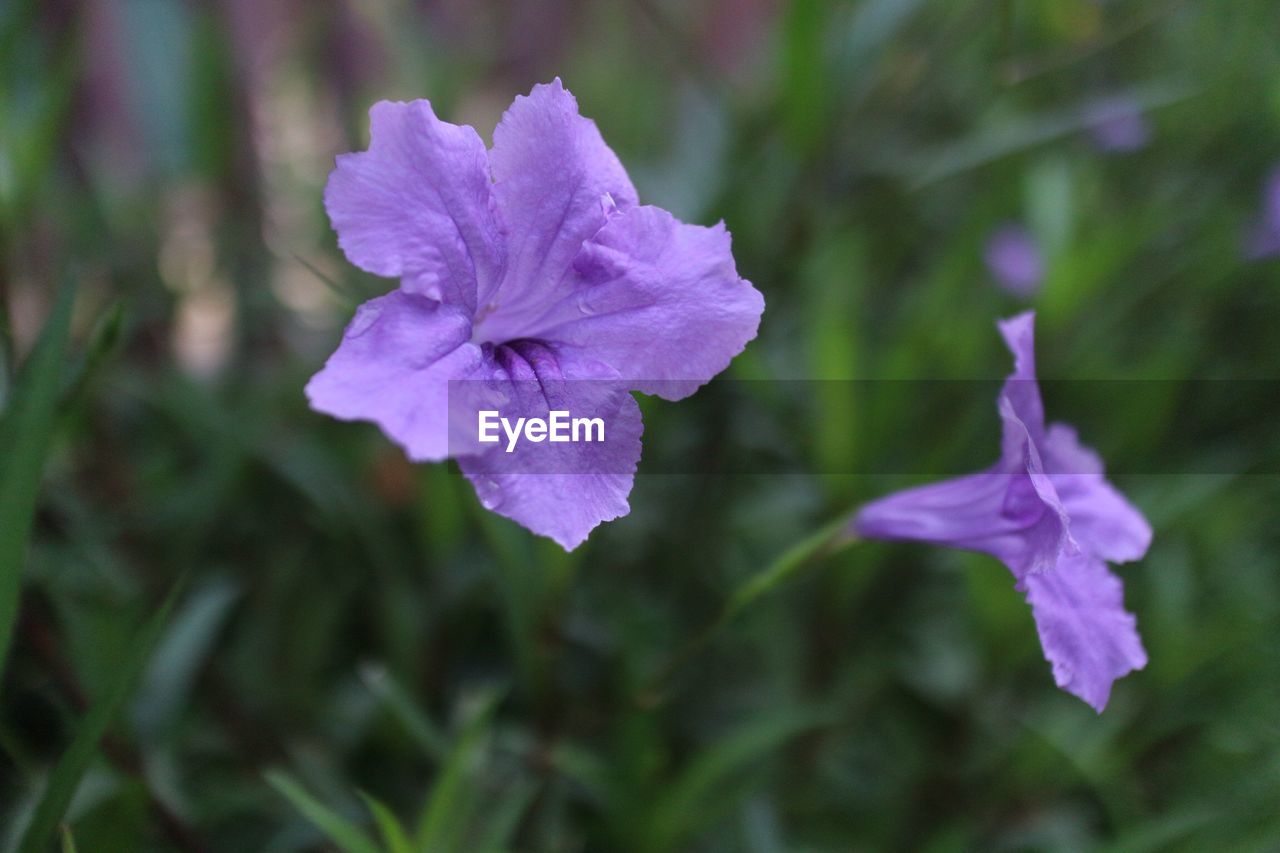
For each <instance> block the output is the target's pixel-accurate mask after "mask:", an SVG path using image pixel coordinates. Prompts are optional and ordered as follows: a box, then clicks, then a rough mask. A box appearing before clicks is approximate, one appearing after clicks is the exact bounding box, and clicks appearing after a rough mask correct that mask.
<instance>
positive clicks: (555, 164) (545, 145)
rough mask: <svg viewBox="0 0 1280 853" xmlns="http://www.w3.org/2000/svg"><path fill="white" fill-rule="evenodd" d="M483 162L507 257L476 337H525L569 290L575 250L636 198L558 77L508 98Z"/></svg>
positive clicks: (483, 303)
mask: <svg viewBox="0 0 1280 853" xmlns="http://www.w3.org/2000/svg"><path fill="white" fill-rule="evenodd" d="M489 161H490V163H491V165H492V169H493V178H494V186H493V191H494V195H495V197H496V198H497V202H498V206H499V209H500V211H501V216H502V219H503V222H504V223H505V224H506V227H507V232H508V235H509V237H508V240H509V242H508V248H509V255H508V264H507V270H506V276H505V278H504V280H503V283H502V284H501V286H500V287H499V289H498V292H497V294H496V295H495V296H494V297H493V298H492V299H484V300H481V311H482V312H485V313H486V321H485V322H482V323H481V324H480V334H481V337H482V339H484V340H488V341H494V342H501V341H503V340H509V339H511V338H512V337H514V336H516V334H527V328H526V327H527V326H528V325H530V324H531V323H532V322H533V321H535V320H536V319H537V318H538V317H539V316H541V315H542V314H543V312H545V311H546V310H547V309H548V308H550V307H551V306H552V305H553V304H554V303H555V302H556V301H558V300H559V299H560V298H561V297H562V296H563V295H564V291H565V288H567V287H569V286H571V284H572V283H571V282H570V281H567V280H566V276H567V275H568V274H569V272H570V266H571V265H572V264H573V259H574V258H575V257H576V256H577V254H578V251H579V250H580V249H581V248H582V244H583V243H584V242H585V241H586V240H587V239H588V238H590V237H591V236H592V235H594V234H595V233H596V232H597V231H599V230H600V227H601V226H603V225H604V223H605V220H606V218H607V217H608V216H609V214H610V213H611V212H612V211H613V210H614V208H615V207H616V208H617V209H618V210H626V209H627V208H629V207H632V206H634V205H635V204H636V203H637V199H636V191H635V188H634V187H633V186H632V185H631V180H630V179H629V178H628V177H627V173H626V170H624V169H623V168H622V164H621V163H620V162H618V158H617V157H616V156H615V155H614V153H613V151H611V150H610V149H609V146H607V145H605V143H604V140H603V139H602V138H601V136H600V131H599V130H598V129H597V128H596V125H595V122H593V121H591V120H590V119H587V118H583V117H582V116H581V115H579V114H578V103H577V101H576V100H575V99H574V97H573V95H571V94H570V93H569V92H568V91H567V90H566V89H565V88H564V86H563V85H562V84H561V83H560V79H559V78H556V79H555V80H554V81H553V82H551V83H549V84H543V85H538V86H535V87H534V88H533V91H532V92H530V93H529V95H527V96H521V97H518V98H516V99H515V101H514V102H513V103H512V104H511V107H510V108H509V109H508V110H507V112H506V114H505V115H503V117H502V121H501V122H499V124H498V126H497V128H496V129H495V130H494V132H493V150H492V151H491V152H490V154H489Z"/></svg>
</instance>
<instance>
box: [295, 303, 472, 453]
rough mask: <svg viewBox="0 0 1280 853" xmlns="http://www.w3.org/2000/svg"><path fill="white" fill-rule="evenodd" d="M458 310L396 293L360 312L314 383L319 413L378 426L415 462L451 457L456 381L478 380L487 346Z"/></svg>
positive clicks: (310, 387) (310, 394)
mask: <svg viewBox="0 0 1280 853" xmlns="http://www.w3.org/2000/svg"><path fill="white" fill-rule="evenodd" d="M470 335H471V323H470V320H469V319H468V317H467V315H466V314H465V313H464V312H462V311H461V310H459V309H457V308H454V307H452V306H448V305H443V304H441V303H438V302H435V301H433V300H431V299H428V298H426V297H424V296H416V295H414V294H409V293H405V292H403V291H399V290H396V291H392V292H391V293H389V294H387V295H386V296H380V297H378V298H377V299H371V300H370V301H368V302H366V303H365V304H364V305H361V306H360V308H359V310H358V311H357V312H356V316H355V318H354V319H353V320H352V321H351V323H350V324H349V325H348V326H347V329H346V332H345V333H344V335H343V338H342V343H341V344H339V345H338V349H337V351H335V352H334V354H333V355H332V356H330V357H329V360H328V361H327V362H326V363H325V366H324V368H323V369H321V370H320V372H319V373H317V374H316V375H315V376H313V377H311V381H310V382H308V383H307V389H306V391H307V399H308V400H310V402H311V408H313V409H315V410H316V411H317V412H324V413H325V414H329V415H333V416H334V417H337V418H341V419H343V420H366V421H373V422H374V423H376V424H377V425H378V426H379V427H381V428H382V431H383V432H384V433H386V434H387V436H388V437H389V438H391V439H392V440H393V441H395V442H396V443H397V444H399V445H401V446H402V447H404V449H405V452H406V453H407V454H408V455H409V458H411V459H413V460H415V461H438V460H441V459H444V458H446V457H447V456H448V455H449V447H448V444H449V430H448V416H449V407H448V394H449V380H451V379H466V378H469V377H471V376H474V375H477V373H478V371H479V370H480V369H481V367H482V362H483V359H482V353H481V350H480V347H478V346H476V345H475V344H473V343H470V342H469V338H470Z"/></svg>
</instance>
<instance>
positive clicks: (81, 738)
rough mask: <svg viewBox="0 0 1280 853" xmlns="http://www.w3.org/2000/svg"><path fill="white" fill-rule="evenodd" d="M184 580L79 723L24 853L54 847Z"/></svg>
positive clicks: (37, 813)
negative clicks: (72, 799)
mask: <svg viewBox="0 0 1280 853" xmlns="http://www.w3.org/2000/svg"><path fill="white" fill-rule="evenodd" d="M181 588H182V582H181V581H179V582H178V583H177V584H175V585H174V588H173V589H172V590H171V591H170V592H169V595H168V597H167V598H166V599H165V602H164V604H162V605H161V606H160V608H159V609H158V610H157V611H156V612H155V613H154V614H152V616H151V618H150V619H148V620H147V622H146V624H144V625H143V627H142V628H141V630H139V631H138V633H137V635H136V636H135V637H134V639H133V641H132V642H131V643H130V646H129V649H128V651H127V654H126V655H125V659H124V662H123V663H122V665H121V666H120V669H119V670H117V671H116V673H115V675H114V677H113V678H112V681H111V683H110V686H109V687H108V689H107V691H106V693H105V694H104V695H103V696H102V698H101V699H99V700H98V701H97V702H96V703H94V705H93V707H91V708H90V709H89V711H88V713H86V714H85V715H84V718H83V719H81V720H80V722H79V724H78V725H77V726H76V732H75V736H74V737H73V738H72V739H71V745H70V746H68V747H67V751H66V752H65V753H63V755H62V758H61V759H59V761H58V764H57V766H56V767H55V768H54V770H53V774H52V775H51V776H50V777H49V782H48V784H47V785H46V786H45V789H44V793H43V795H42V796H41V797H40V802H39V803H37V804H36V809H35V813H34V814H33V815H32V818H31V823H29V824H28V825H27V829H26V832H25V833H23V836H22V843H21V844H20V845H19V847H18V849H19V850H20V851H22V853H36V852H37V851H43V850H45V849H47V848H48V846H49V844H50V843H51V842H52V841H53V839H54V835H55V834H56V833H57V830H58V822H59V821H61V820H62V818H63V815H64V814H66V811H67V806H69V805H70V804H71V798H72V797H73V796H74V795H75V792H76V789H77V788H78V787H79V785H80V780H81V778H82V777H83V776H84V773H85V771H86V770H88V769H89V764H90V763H91V762H92V761H93V758H94V756H95V755H97V753H98V744H99V742H100V741H101V740H102V738H103V736H104V735H105V734H106V733H107V730H108V729H109V728H110V727H111V724H112V722H113V721H114V720H115V719H116V716H117V715H118V714H119V712H120V708H121V706H123V705H124V703H125V700H127V699H128V697H129V694H130V693H131V692H132V691H133V685H134V684H135V683H136V682H137V680H138V676H139V675H140V674H141V673H142V669H143V667H145V666H146V664H147V661H148V660H149V659H150V657H151V653H152V651H153V650H154V649H155V646H156V643H157V642H158V641H159V639H160V635H161V633H162V632H163V630H164V626H165V624H166V622H167V621H168V619H169V612H170V610H172V609H173V603H174V601H175V600H176V599H177V597H178V595H179V593H180V590H181Z"/></svg>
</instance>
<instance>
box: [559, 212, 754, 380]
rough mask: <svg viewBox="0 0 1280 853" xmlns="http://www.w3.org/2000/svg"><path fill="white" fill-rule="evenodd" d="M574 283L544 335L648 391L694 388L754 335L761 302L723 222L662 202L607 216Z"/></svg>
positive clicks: (586, 249) (726, 363) (587, 249)
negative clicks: (695, 218) (679, 212)
mask: <svg viewBox="0 0 1280 853" xmlns="http://www.w3.org/2000/svg"><path fill="white" fill-rule="evenodd" d="M574 269H575V271H576V274H577V283H576V285H575V289H574V292H573V293H572V294H571V295H569V296H567V297H565V299H563V300H562V302H561V304H560V305H559V306H557V308H556V309H555V310H553V311H552V312H551V313H550V314H549V315H548V317H547V320H546V322H547V323H549V324H550V325H549V327H548V328H545V329H543V330H541V331H540V332H539V336H540V337H543V338H547V339H550V340H554V341H557V342H559V343H562V344H567V345H570V346H574V347H580V348H581V349H582V350H584V351H588V352H590V353H591V355H592V356H594V357H596V358H599V359H600V360H602V361H605V362H607V363H608V364H610V365H612V366H613V367H614V368H615V369H616V370H617V371H618V372H619V374H620V375H621V376H622V377H623V378H625V379H628V380H630V381H631V387H633V388H635V389H637V390H639V391H643V392H645V393H647V394H658V395H660V396H663V397H665V398H667V399H670V400H677V399H680V398H681V397H686V396H688V395H689V394H692V393H693V392H694V391H695V390H696V389H697V388H698V386H700V385H702V384H704V383H706V382H707V381H709V380H710V379H711V377H713V376H715V375H716V374H717V373H719V372H720V371H722V370H724V369H725V368H726V367H728V366H729V362H730V361H731V360H732V359H733V358H734V356H736V355H738V353H740V352H742V350H743V348H744V347H745V346H746V345H747V342H748V341H750V340H751V339H752V338H754V337H755V336H756V330H757V328H758V327H759V325H760V315H761V313H762V312H763V311H764V298H763V297H762V296H761V295H760V292H759V291H758V290H756V289H755V288H754V287H752V286H751V283H750V282H749V281H746V280H745V279H743V278H740V277H739V276H738V273H737V270H736V269H735V267H734V263H733V255H732V253H731V252H730V239H729V232H728V231H726V230H725V228H724V226H723V225H717V226H715V227H714V228H703V227H701V226H697V225H685V224H684V223H682V222H680V221H679V220H677V219H676V218H675V217H673V216H672V215H671V214H669V213H667V212H666V211H665V210H662V209H660V208H657V207H649V206H644V207H635V208H632V209H631V210H629V211H627V212H625V213H620V214H618V215H617V216H614V217H613V218H612V219H610V220H609V223H608V224H607V225H605V226H604V228H602V229H601V230H600V231H599V232H598V233H597V234H596V235H595V236H594V237H592V238H591V240H589V241H588V242H587V244H586V245H585V246H584V247H583V249H582V252H581V253H580V254H579V255H578V258H577V260H576V261H575V262H574Z"/></svg>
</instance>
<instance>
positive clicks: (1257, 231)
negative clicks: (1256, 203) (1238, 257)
mask: <svg viewBox="0 0 1280 853" xmlns="http://www.w3.org/2000/svg"><path fill="white" fill-rule="evenodd" d="M1244 252H1245V256H1246V257H1247V258H1249V259H1251V260H1261V259H1263V258H1272V257H1275V256H1277V255H1280V166H1278V167H1276V168H1275V169H1272V170H1271V174H1269V175H1268V176H1267V179H1266V180H1265V181H1264V182H1263V186H1262V212H1261V214H1260V215H1259V216H1258V219H1257V221H1256V222H1255V223H1254V224H1253V227H1252V228H1251V229H1250V231H1249V233H1248V235H1247V237H1246V238H1245V246H1244Z"/></svg>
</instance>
